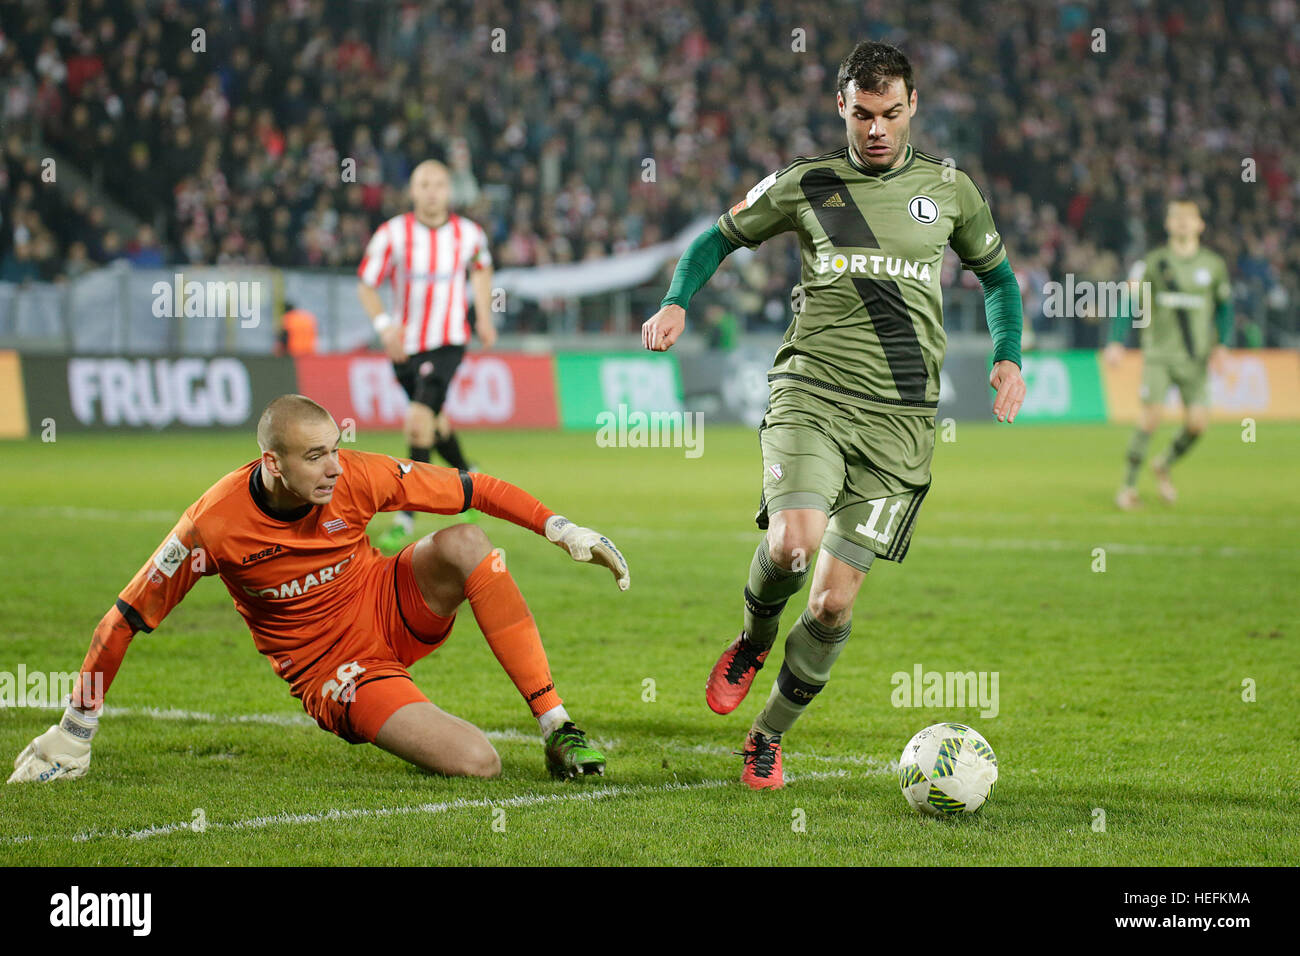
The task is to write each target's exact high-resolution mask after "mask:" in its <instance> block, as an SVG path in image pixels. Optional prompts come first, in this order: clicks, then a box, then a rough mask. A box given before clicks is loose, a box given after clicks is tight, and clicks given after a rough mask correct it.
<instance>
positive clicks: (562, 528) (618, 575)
mask: <svg viewBox="0 0 1300 956" xmlns="http://www.w3.org/2000/svg"><path fill="white" fill-rule="evenodd" d="M546 540H548V541H553V542H555V543H556V544H558V545H559V546H560V547H561V548H563V549H564V550H565V551H567V552H569V557H571V558H573V560H574V561H589V562H591V563H592V564H603V565H604V566H605V567H607V568H609V569H610V570H611V571H613V572H614V580H615V581H617V582H618V589H619V590H620V591H626V590H627V589H628V586H629V585H630V584H631V583H632V576H631V574H630V573H629V572H628V569H627V561H626V560H625V559H624V558H623V554H622V552H620V551H619V550H618V548H616V547H614V542H613V541H610V540H609V538H607V537H605V536H604V535H603V534H600V533H599V532H597V531H592V530H591V529H590V528H583V527H580V526H578V525H576V524H574V523H573V522H572V521H570V520H569V519H568V518H565V517H562V516H560V515H551V516H550V517H549V518H547V519H546Z"/></svg>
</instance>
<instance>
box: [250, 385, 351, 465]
mask: <svg viewBox="0 0 1300 956" xmlns="http://www.w3.org/2000/svg"><path fill="white" fill-rule="evenodd" d="M326 420H328V421H333V420H334V416H333V415H331V414H330V413H329V411H328V410H327V409H326V408H325V407H324V406H323V405H319V404H317V403H316V402H314V401H312V400H311V399H310V398H308V397H307V396H306V395H281V396H280V397H279V398H273V399H271V403H270V404H269V405H267V406H266V410H265V411H263V412H262V417H261V418H260V419H259V420H258V422H257V444H258V446H259V447H260V448H261V449H262V451H264V452H266V451H273V452H275V453H276V454H279V455H283V454H285V452H286V451H287V450H288V449H287V448H286V446H285V442H284V439H285V430H286V429H287V428H288V427H289V424H290V423H291V422H295V421H308V422H313V423H314V422H323V421H326Z"/></svg>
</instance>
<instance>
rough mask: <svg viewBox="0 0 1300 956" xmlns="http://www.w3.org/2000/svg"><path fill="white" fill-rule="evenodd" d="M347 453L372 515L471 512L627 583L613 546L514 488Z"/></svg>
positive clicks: (619, 554)
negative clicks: (540, 538)
mask: <svg viewBox="0 0 1300 956" xmlns="http://www.w3.org/2000/svg"><path fill="white" fill-rule="evenodd" d="M351 454H352V455H353V456H355V458H356V461H357V462H358V463H359V464H360V465H361V466H362V467H363V468H364V470H365V474H366V476H367V478H368V480H369V482H370V488H371V493H372V495H373V499H372V502H371V504H372V505H373V507H374V510H375V511H426V512H432V513H434V514H461V513H463V512H465V511H468V510H469V509H470V508H473V509H474V510H475V511H481V512H482V513H483V514H486V515H491V516H492V517H494V518H501V519H502V520H504V521H509V522H510V523H511V524H517V525H519V527H521V528H527V529H528V530H529V531H531V532H533V533H534V534H540V535H544V536H545V537H546V539H547V540H548V541H550V542H551V543H553V544H556V545H558V546H559V547H561V548H563V549H564V550H565V551H566V552H568V554H569V556H570V557H571V558H573V560H575V561H585V562H591V563H593V564H602V565H604V566H605V567H607V568H609V570H610V571H611V572H612V573H613V575H614V580H615V581H616V582H617V583H618V586H619V589H620V590H623V591H626V590H627V588H628V585H629V584H630V583H631V576H630V574H629V572H628V567H627V561H626V560H625V559H624V558H623V555H622V552H620V551H619V550H618V548H617V547H615V545H614V542H612V541H610V540H609V538H607V537H605V536H604V535H602V534H599V533H597V532H595V531H592V530H591V529H590V528H583V527H581V526H580V525H576V524H574V523H573V522H571V521H569V520H568V519H567V518H565V517H563V516H562V515H557V514H556V513H555V512H553V511H552V510H551V509H550V508H548V507H546V506H545V505H544V504H542V503H541V502H540V501H538V500H537V499H536V498H534V497H533V496H532V495H530V494H529V493H528V492H526V491H524V490H523V489H522V488H520V487H518V486H517V485H512V484H511V483H510V482H508V481H503V480H502V479H500V478H494V477H493V476H492V475H485V474H482V473H481V472H474V473H472V474H471V473H470V472H466V471H458V470H457V469H455V468H442V467H439V466H437V465H430V464H426V463H424V462H406V461H399V460H397V459H395V458H390V457H389V456H387V455H376V454H371V453H369V452H353V453H351Z"/></svg>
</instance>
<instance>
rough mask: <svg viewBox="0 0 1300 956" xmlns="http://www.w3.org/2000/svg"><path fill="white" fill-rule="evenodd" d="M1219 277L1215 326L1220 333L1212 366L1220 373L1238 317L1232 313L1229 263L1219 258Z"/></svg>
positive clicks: (1216, 283)
mask: <svg viewBox="0 0 1300 956" xmlns="http://www.w3.org/2000/svg"><path fill="white" fill-rule="evenodd" d="M1218 273H1219V274H1218V277H1217V280H1216V281H1215V283H1214V299H1215V307H1214V326H1215V329H1216V331H1217V332H1218V334H1219V341H1218V342H1216V343H1215V344H1214V347H1213V348H1212V349H1210V368H1212V369H1213V370H1214V371H1215V372H1218V373H1220V374H1222V373H1223V371H1224V364H1225V363H1226V362H1227V359H1228V343H1229V342H1231V341H1232V330H1233V326H1234V325H1235V324H1236V318H1235V316H1234V315H1233V313H1232V282H1231V281H1230V280H1229V279H1228V264H1227V263H1226V262H1224V261H1223V260H1222V259H1220V260H1219V268H1218Z"/></svg>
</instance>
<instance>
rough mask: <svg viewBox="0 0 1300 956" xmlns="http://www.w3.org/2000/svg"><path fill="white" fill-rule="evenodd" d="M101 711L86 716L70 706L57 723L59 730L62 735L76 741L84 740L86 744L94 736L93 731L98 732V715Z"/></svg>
mask: <svg viewBox="0 0 1300 956" xmlns="http://www.w3.org/2000/svg"><path fill="white" fill-rule="evenodd" d="M100 713H101V711H96V712H95V713H94V714H87V713H84V712H82V711H80V710H77V709H76V708H75V707H73V706H72V705H71V704H69V705H68V706H67V709H65V710H64V711H63V719H62V720H60V721H59V728H60V729H61V730H63V732H64V733H66V734H68V735H69V736H71V737H75V738H76V739H77V740H84V741H86V742H87V743H89V742H90V740H91V738H93V737H94V736H95V731H97V730H99V715H100Z"/></svg>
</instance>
